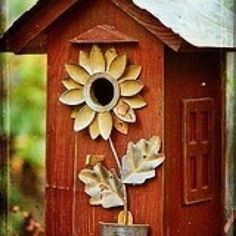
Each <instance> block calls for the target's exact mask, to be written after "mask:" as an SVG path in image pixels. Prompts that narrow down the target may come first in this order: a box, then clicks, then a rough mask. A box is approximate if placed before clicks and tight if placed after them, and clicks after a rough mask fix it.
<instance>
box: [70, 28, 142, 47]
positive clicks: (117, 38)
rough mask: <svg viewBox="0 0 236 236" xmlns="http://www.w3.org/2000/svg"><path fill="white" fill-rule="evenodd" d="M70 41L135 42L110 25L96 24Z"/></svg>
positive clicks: (77, 42) (78, 42)
mask: <svg viewBox="0 0 236 236" xmlns="http://www.w3.org/2000/svg"><path fill="white" fill-rule="evenodd" d="M71 42H72V43H76V44H82V43H91V44H92V43H94V44H97V43H102V44H104V43H106V44H109V43H137V42H138V40H137V39H134V38H132V37H130V36H128V35H126V34H124V33H122V32H120V31H118V30H116V28H114V27H113V26H111V25H107V24H106V25H96V26H95V27H93V28H92V29H89V30H88V31H86V32H85V33H82V34H80V35H78V36H76V37H74V38H73V39H72V40H71Z"/></svg>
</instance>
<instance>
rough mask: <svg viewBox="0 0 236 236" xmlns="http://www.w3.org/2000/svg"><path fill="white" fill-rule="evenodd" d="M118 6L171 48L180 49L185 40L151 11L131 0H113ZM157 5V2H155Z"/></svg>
mask: <svg viewBox="0 0 236 236" xmlns="http://www.w3.org/2000/svg"><path fill="white" fill-rule="evenodd" d="M111 1H112V2H113V3H115V4H116V6H117V7H119V8H121V9H122V10H123V11H124V12H126V13H127V14H128V15H129V16H130V17H132V18H133V19H135V20H136V21H137V22H138V23H139V24H140V25H142V26H144V27H145V28H146V29H147V30H148V31H149V32H151V33H152V34H153V35H155V36H156V37H157V38H158V39H159V40H161V41H162V42H164V43H165V44H166V45H168V46H169V47H170V48H171V49H173V50H175V51H178V50H179V49H180V47H181V45H182V43H183V42H184V40H183V39H182V38H180V37H179V36H178V35H177V34H175V33H173V31H171V29H169V28H166V27H165V26H164V25H163V24H162V23H161V22H160V21H159V20H158V18H155V17H154V16H153V15H151V14H150V13H149V12H147V11H144V10H141V9H140V8H138V7H137V6H135V5H134V4H133V3H132V1H131V0H111ZM153 6H155V3H154V4H153Z"/></svg>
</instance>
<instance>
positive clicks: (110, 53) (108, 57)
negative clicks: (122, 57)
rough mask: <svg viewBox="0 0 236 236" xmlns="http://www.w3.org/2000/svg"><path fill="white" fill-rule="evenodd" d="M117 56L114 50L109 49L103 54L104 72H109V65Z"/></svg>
mask: <svg viewBox="0 0 236 236" xmlns="http://www.w3.org/2000/svg"><path fill="white" fill-rule="evenodd" d="M117 56H118V54H117V52H116V49H115V48H109V49H108V50H106V52H105V59H106V71H108V70H109V68H110V65H111V63H112V62H113V60H114V59H115V58H116V57H117Z"/></svg>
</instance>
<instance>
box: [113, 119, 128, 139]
mask: <svg viewBox="0 0 236 236" xmlns="http://www.w3.org/2000/svg"><path fill="white" fill-rule="evenodd" d="M113 125H114V127H115V129H116V130H117V131H119V132H120V133H122V134H125V135H126V134H128V132H129V125H128V124H127V123H125V122H124V121H122V120H120V119H119V118H118V117H117V116H116V115H114V116H113Z"/></svg>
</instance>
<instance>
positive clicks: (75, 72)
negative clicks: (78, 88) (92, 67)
mask: <svg viewBox="0 0 236 236" xmlns="http://www.w3.org/2000/svg"><path fill="white" fill-rule="evenodd" d="M65 67H66V71H67V72H68V74H69V76H70V77H71V78H72V79H73V80H75V81H76V82H78V83H79V84H83V85H84V84H86V82H87V80H88V79H89V73H88V72H87V71H86V70H85V69H84V68H83V67H81V66H79V65H74V64H66V65H65Z"/></svg>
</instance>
